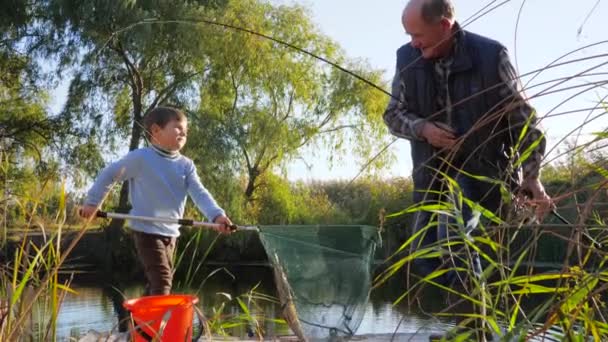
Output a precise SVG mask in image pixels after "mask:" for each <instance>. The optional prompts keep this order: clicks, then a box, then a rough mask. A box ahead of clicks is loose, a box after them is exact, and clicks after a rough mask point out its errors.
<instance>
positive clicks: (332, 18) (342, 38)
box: [51, 0, 608, 180]
mask: <svg viewBox="0 0 608 342" xmlns="http://www.w3.org/2000/svg"><path fill="white" fill-rule="evenodd" d="M270 1H271V2H272V3H275V4H292V3H298V4H301V5H304V6H306V7H308V8H309V9H310V11H311V14H312V17H313V20H314V22H315V23H316V24H317V25H318V27H319V29H320V30H321V31H322V32H323V33H325V34H326V35H327V36H329V37H331V38H332V39H333V40H335V41H336V42H337V43H338V44H340V45H341V46H342V48H343V49H344V50H345V51H346V54H347V55H348V56H350V57H352V58H363V59H366V60H367V61H368V62H369V64H370V65H371V66H372V67H374V68H377V69H382V70H384V71H385V75H386V76H385V78H386V80H387V81H389V80H390V79H391V78H392V75H393V72H394V65H395V50H396V49H397V48H398V47H399V46H401V45H402V44H404V43H406V42H408V41H409V37H408V36H406V35H405V33H404V31H403V27H402V26H401V19H400V17H401V12H402V10H403V7H404V6H405V4H406V2H407V1H406V0H378V1H372V0H307V1H294V0H270ZM501 2H503V1H496V2H493V1H480V0H456V1H454V3H455V7H456V18H457V20H458V21H460V22H461V23H462V22H464V21H465V20H466V19H468V18H470V17H471V16H472V15H474V14H475V13H476V12H478V11H479V10H481V9H482V8H484V7H486V6H487V5H488V4H493V5H492V6H490V7H494V6H497V5H499V4H500V3H501ZM522 3H524V6H523V9H522V12H521V20H520V23H519V29H518V33H517V39H515V37H516V33H515V27H516V22H517V20H516V19H517V15H518V12H519V10H520V7H521V6H522ZM596 3H597V0H579V1H576V2H573V1H568V0H528V1H523V0H519V1H508V2H506V4H504V5H501V6H499V7H498V8H497V9H495V10H493V11H491V12H490V13H488V14H486V15H485V16H483V17H481V18H480V19H478V20H477V21H475V22H473V23H471V24H470V25H468V26H467V27H466V28H467V29H468V30H471V31H474V32H477V33H479V34H482V35H486V36H489V37H491V38H494V39H496V40H499V41H501V42H502V43H503V44H504V45H505V46H507V48H509V50H510V54H511V57H512V58H513V61H517V67H518V70H519V71H520V73H522V74H525V73H529V72H532V71H534V70H538V69H540V68H543V67H544V66H546V65H548V64H549V63H551V62H552V61H553V60H555V59H557V58H559V57H560V56H562V55H563V54H566V53H568V52H570V51H573V50H575V49H577V48H579V47H582V46H585V45H589V44H592V43H596V42H600V41H602V40H607V39H608V30H607V29H606V23H605V22H604V21H605V20H606V18H608V3H607V2H606V1H604V2H602V1H600V2H599V4H597V7H596V8H595V10H594V12H593V13H592V14H591V16H590V17H589V18H588V20H587V21H586V22H585V19H586V18H587V16H588V14H589V13H590V11H591V10H592V9H593V8H594V6H595V5H596ZM583 23H584V25H583ZM581 25H583V26H582V32H581V34H580V35H579V34H578V30H579V28H580V27H581ZM603 53H608V44H603V45H599V46H596V47H594V48H587V49H584V50H582V51H580V52H578V53H576V54H573V55H571V56H569V57H567V59H574V58H584V57H591V56H593V55H597V54H603ZM607 62H608V58H607V57H603V58H597V59H595V60H593V61H588V62H579V63H576V64H570V65H567V66H563V67H560V68H557V69H554V70H550V71H545V72H543V73H542V74H540V75H539V76H538V77H536V78H535V79H534V80H533V81H532V82H531V83H530V84H531V85H534V84H539V83H542V82H545V81H549V80H552V79H556V78H560V77H569V76H572V75H575V74H577V73H580V72H582V71H584V70H586V69H588V68H590V67H593V66H596V65H598V64H600V63H607ZM595 72H608V68H607V67H605V66H604V67H602V68H600V69H598V70H595ZM529 79H530V77H527V78H524V80H523V81H524V83H526V81H527V80H529ZM599 79H608V78H607V77H606V76H605V75H604V76H599V77H593V76H589V77H585V78H577V79H575V80H572V81H569V82H568V83H566V84H564V85H561V86H559V88H563V87H566V86H572V85H577V84H584V83H585V82H593V81H597V80H599ZM548 86H549V85H542V86H537V87H534V88H531V89H529V90H527V91H526V94H527V95H528V96H532V95H535V94H537V93H539V92H540V91H543V90H544V89H547V87H548ZM580 90H581V89H577V90H576V91H580ZM576 91H569V92H564V91H561V92H557V93H555V94H553V95H550V96H543V97H541V98H538V99H533V100H532V104H533V105H534V106H535V107H536V108H537V110H538V112H539V114H540V116H544V115H545V114H547V113H549V112H550V111H552V110H553V111H554V113H555V112H564V111H567V110H574V109H580V108H587V107H593V106H594V105H596V104H597V102H598V99H600V98H602V97H603V96H606V95H608V91H607V88H606V87H604V88H598V89H596V90H594V91H591V92H587V93H585V94H583V95H580V96H577V97H576V98H575V99H574V100H570V101H568V102H566V103H565V104H561V105H560V102H562V101H563V100H566V99H567V98H568V97H569V96H571V95H572V94H574V93H575V92H576ZM65 96H66V87H65V85H63V86H62V87H59V88H58V90H57V91H56V92H55V94H53V96H52V99H53V100H52V103H51V108H52V109H53V110H54V111H57V110H58V109H59V108H60V106H61V105H62V104H63V103H64V101H65ZM556 106H558V108H557V109H554V107H556ZM598 114H600V113H599V112H597V111H596V112H594V113H590V111H584V112H579V113H574V114H569V115H560V116H557V117H554V118H543V120H542V126H543V128H544V129H545V131H546V133H547V135H548V137H549V147H553V146H555V145H556V144H557V143H558V141H559V139H560V138H562V137H563V136H564V135H565V134H567V133H568V132H570V131H571V130H572V129H574V128H575V127H576V126H577V125H579V124H580V123H582V122H583V121H584V120H585V118H586V117H587V116H588V115H591V116H590V117H591V118H593V117H594V116H597V115H598ZM378 115H382V113H378ZM607 126H608V118H607V117H600V118H599V119H597V120H595V121H593V122H592V123H590V124H587V125H586V126H585V127H584V129H583V131H584V133H590V132H596V131H600V130H604V129H606V127H607ZM588 137H589V135H585V136H584V138H588ZM559 146H563V144H562V145H559ZM381 147H382V146H378V149H380V148H381ZM393 151H394V152H395V153H396V154H397V156H398V158H397V161H396V163H395V164H394V165H393V166H392V168H391V169H390V170H389V171H387V172H386V173H385V174H384V176H409V175H410V172H411V160H410V156H409V144H408V142H407V141H404V140H400V141H399V142H398V143H397V144H395V145H394V149H393ZM328 153H330V152H328V151H325V152H321V153H320V155H319V156H317V157H312V156H311V154H310V153H305V154H304V157H305V160H306V162H307V164H309V165H310V164H312V165H313V168H312V169H310V170H309V169H307V168H306V167H305V165H304V163H302V162H299V161H296V162H294V163H293V164H292V165H291V166H290V167H288V169H287V170H288V176H289V178H290V179H292V180H295V179H303V180H311V179H316V180H318V179H336V178H341V179H351V178H352V177H354V175H356V174H357V173H358V171H359V167H357V166H356V165H354V164H353V159H352V158H349V157H348V156H347V157H346V158H345V159H344V163H343V164H342V165H336V166H334V167H333V168H331V169H330V168H329V166H328V165H327V163H325V161H324V156H327V154H328Z"/></svg>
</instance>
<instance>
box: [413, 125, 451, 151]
mask: <svg viewBox="0 0 608 342" xmlns="http://www.w3.org/2000/svg"><path fill="white" fill-rule="evenodd" d="M420 136H421V138H424V139H425V140H426V141H427V142H428V143H429V144H431V145H433V146H434V147H436V148H451V147H453V146H454V145H455V144H456V133H455V132H454V130H453V129H452V128H451V127H450V126H448V125H444V124H442V123H440V122H425V123H424V124H422V128H421V129H420Z"/></svg>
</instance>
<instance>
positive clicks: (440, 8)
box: [420, 0, 454, 23]
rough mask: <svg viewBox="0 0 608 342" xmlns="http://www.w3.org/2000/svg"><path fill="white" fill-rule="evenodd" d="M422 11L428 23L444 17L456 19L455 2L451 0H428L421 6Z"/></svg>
mask: <svg viewBox="0 0 608 342" xmlns="http://www.w3.org/2000/svg"><path fill="white" fill-rule="evenodd" d="M420 13H421V14H422V19H424V21H426V22H427V23H437V22H439V21H440V20H441V19H443V18H446V19H449V20H454V4H452V1H451V0H426V1H423V3H422V5H421V7H420Z"/></svg>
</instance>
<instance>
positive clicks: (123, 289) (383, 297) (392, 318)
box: [57, 266, 450, 341]
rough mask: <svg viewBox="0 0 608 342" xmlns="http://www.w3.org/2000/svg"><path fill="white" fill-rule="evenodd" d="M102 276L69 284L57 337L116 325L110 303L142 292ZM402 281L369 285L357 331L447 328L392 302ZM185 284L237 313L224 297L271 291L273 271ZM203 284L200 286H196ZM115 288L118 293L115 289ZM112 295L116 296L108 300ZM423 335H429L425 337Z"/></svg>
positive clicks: (272, 313)
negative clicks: (105, 281)
mask: <svg viewBox="0 0 608 342" xmlns="http://www.w3.org/2000/svg"><path fill="white" fill-rule="evenodd" d="M101 283H102V281H98V282H94V283H90V282H89V283H88V284H85V283H79V282H78V280H76V281H75V282H74V283H73V284H72V288H73V289H74V290H75V291H76V292H77V294H68V295H67V296H66V297H65V300H64V301H63V304H62V305H61V309H60V312H59V316H58V331H57V336H58V338H59V340H60V341H65V340H69V337H70V336H78V335H84V334H86V333H87V332H88V331H89V330H96V331H98V332H109V331H118V314H117V312H116V310H115V304H119V303H120V301H121V300H122V298H136V297H139V296H141V294H142V293H143V286H142V285H141V284H130V285H122V286H116V287H115V288H110V287H105V288H104V287H103V286H101ZM401 283H404V282H402V281H400V280H398V279H395V281H393V282H391V283H390V284H388V285H387V286H385V287H383V288H380V289H378V290H374V291H372V294H371V298H370V301H369V302H368V303H367V305H366V308H365V315H364V318H363V321H362V323H361V325H360V327H359V329H358V330H357V335H362V334H391V333H393V332H399V333H409V334H414V333H420V336H421V338H422V336H428V333H429V332H440V331H445V330H447V329H449V327H450V322H449V321H448V320H440V319H438V318H433V317H431V316H430V314H423V313H422V311H421V310H419V309H418V308H417V306H415V305H412V306H408V305H407V304H406V303H400V304H398V305H393V303H392V302H393V301H394V300H395V299H396V298H398V297H399V295H400V294H402V293H403V290H404V289H403V286H401ZM192 285H193V284H191V286H190V287H189V288H183V287H182V288H181V289H180V286H179V285H177V286H176V291H175V292H182V293H190V294H196V295H197V296H198V297H199V299H200V303H199V304H198V305H199V307H201V308H202V309H203V311H204V312H205V314H206V315H207V316H208V317H209V316H212V310H213V308H219V307H220V306H221V305H222V303H225V305H226V307H225V309H224V313H225V315H226V318H229V317H230V316H231V315H234V316H237V315H239V314H240V313H242V310H241V309H240V308H239V307H238V304H237V302H236V301H234V300H232V301H230V300H228V296H227V295H229V296H231V297H232V298H234V297H235V296H238V295H241V294H243V293H247V292H248V291H249V290H251V289H252V288H254V287H256V286H257V288H256V291H257V292H258V293H264V294H269V295H275V288H274V286H273V278H272V272H271V271H270V268H269V267H261V266H257V267H239V268H235V269H231V270H230V274H228V272H218V273H216V274H215V275H214V276H213V277H211V278H210V279H208V280H207V281H206V282H205V283H204V284H196V286H192ZM201 285H202V288H200V287H201ZM119 293H122V295H121V294H119ZM112 297H114V298H115V299H116V298H118V300H115V301H114V302H113V300H112ZM424 297H425V298H424V301H425V302H426V304H431V306H434V307H435V308H436V311H439V310H441V309H442V303H441V302H442V297H441V296H437V295H436V294H429V295H425V296H424ZM256 303H257V305H252V306H251V310H252V311H253V312H256V313H263V314H264V315H265V316H266V317H277V318H278V317H280V309H279V306H278V305H277V304H273V303H270V302H268V301H261V300H258V301H256ZM265 330H266V333H267V335H272V334H281V335H283V334H289V332H290V331H289V329H288V328H287V326H285V325H282V324H276V323H273V322H267V323H266V324H265ZM231 332H232V333H233V334H235V335H245V333H246V331H245V329H244V328H241V329H233V330H232V331H231ZM426 338H428V337H426Z"/></svg>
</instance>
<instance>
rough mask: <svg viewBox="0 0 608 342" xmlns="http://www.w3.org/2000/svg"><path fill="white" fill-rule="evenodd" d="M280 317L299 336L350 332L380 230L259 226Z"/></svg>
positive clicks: (366, 290) (363, 302) (323, 337)
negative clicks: (273, 281)
mask: <svg viewBox="0 0 608 342" xmlns="http://www.w3.org/2000/svg"><path fill="white" fill-rule="evenodd" d="M260 238H261V240H262V243H263V245H264V248H265V250H266V253H267V254H268V257H269V259H270V262H271V263H272V266H273V269H274V277H275V283H276V286H277V292H278V295H279V298H280V301H281V309H282V313H283V317H284V318H285V320H286V321H287V323H288V324H289V327H290V328H291V330H292V331H293V332H294V334H296V335H297V336H298V337H299V338H300V339H301V340H308V341H330V340H332V339H335V338H343V337H348V336H352V335H354V333H355V332H356V330H357V328H358V327H359V325H360V324H361V320H362V319H363V315H364V314H365V308H366V306H367V303H368V300H369V294H370V290H371V281H372V278H371V277H372V274H371V271H372V263H373V260H374V251H375V248H376V245H377V244H379V243H380V235H379V232H378V230H377V228H375V227H370V226H263V227H260Z"/></svg>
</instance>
